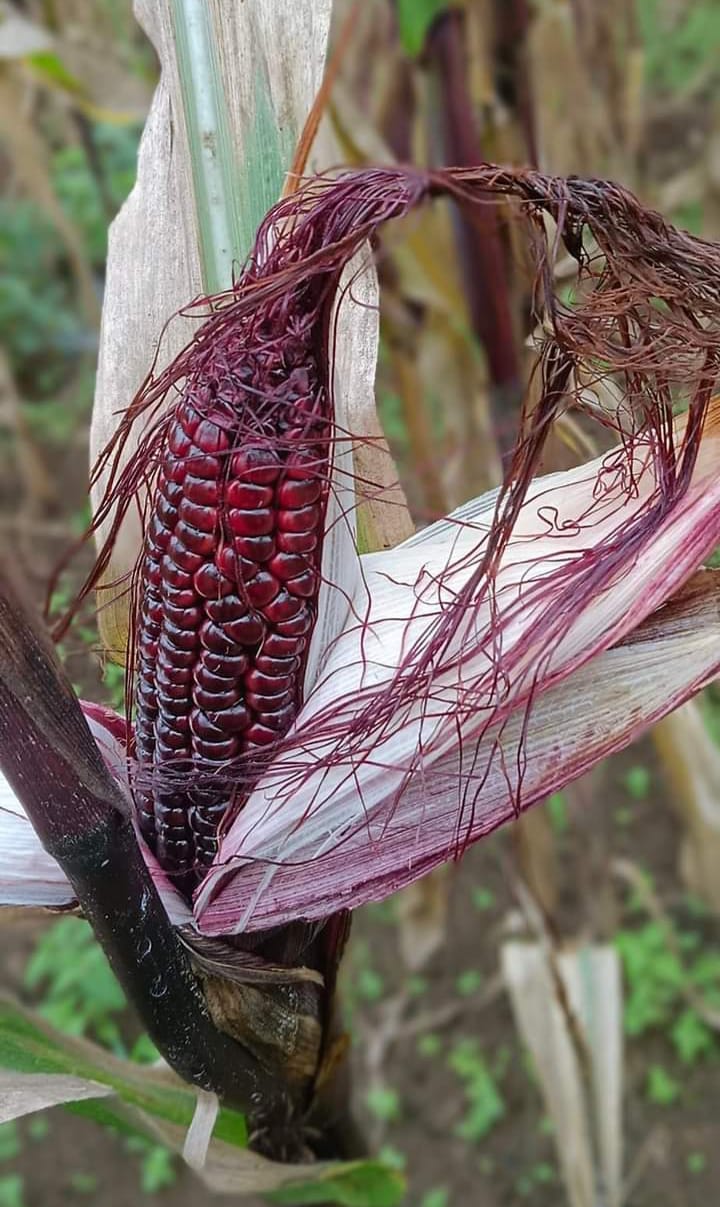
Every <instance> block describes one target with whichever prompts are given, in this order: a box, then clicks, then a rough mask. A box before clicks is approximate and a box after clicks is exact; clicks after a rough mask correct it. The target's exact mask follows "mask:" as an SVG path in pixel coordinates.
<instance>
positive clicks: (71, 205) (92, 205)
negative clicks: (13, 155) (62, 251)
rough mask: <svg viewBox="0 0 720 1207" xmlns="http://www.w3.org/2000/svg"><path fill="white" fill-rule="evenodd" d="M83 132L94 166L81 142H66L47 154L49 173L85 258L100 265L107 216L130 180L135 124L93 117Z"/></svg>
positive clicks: (131, 178)
mask: <svg viewBox="0 0 720 1207" xmlns="http://www.w3.org/2000/svg"><path fill="white" fill-rule="evenodd" d="M89 138H90V143H91V154H92V157H93V160H94V166H93V164H92V163H91V161H90V159H89V158H88V153H87V151H86V149H85V148H84V147H83V146H81V145H80V144H79V143H70V144H66V145H65V146H62V147H59V148H58V150H57V151H56V152H55V154H54V155H53V157H52V165H51V166H52V178H53V184H54V186H55V192H56V194H57V196H58V199H59V201H60V203H61V205H62V206H63V209H64V210H65V212H66V214H67V216H68V218H70V219H71V220H72V221H73V222H74V224H75V225H76V226H77V227H79V229H80V233H81V235H82V239H83V245H84V248H85V251H86V254H87V256H88V258H89V260H90V262H91V263H92V264H93V265H94V266H96V267H97V268H98V270H99V271H102V269H103V266H104V263H105V256H106V254H107V226H108V219H109V217H110V216H111V214H112V213H114V212H115V210H117V209H118V208H119V207H120V205H121V204H122V202H123V201H124V200H125V197H126V196H127V194H128V193H129V192H130V189H131V188H132V186H133V183H134V181H135V165H136V157H137V144H138V138H139V127H135V126H116V125H110V124H104V123H99V122H98V123H96V124H95V125H93V126H92V127H91V128H90V135H89Z"/></svg>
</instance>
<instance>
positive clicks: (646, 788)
mask: <svg viewBox="0 0 720 1207" xmlns="http://www.w3.org/2000/svg"><path fill="white" fill-rule="evenodd" d="M650 783H651V776H650V772H649V770H648V768H647V767H645V766H644V765H643V764H641V763H640V764H638V765H637V766H635V767H629V768H628V770H627V771H626V772H625V775H624V776H623V784H624V786H625V791H626V792H627V793H628V795H629V796H632V798H633V800H645V799H646V797H647V795H648V793H649V792H650Z"/></svg>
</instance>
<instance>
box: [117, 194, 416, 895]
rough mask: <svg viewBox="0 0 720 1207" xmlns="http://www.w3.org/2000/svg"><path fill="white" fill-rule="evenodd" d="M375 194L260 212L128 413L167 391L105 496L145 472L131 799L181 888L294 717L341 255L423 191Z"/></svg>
mask: <svg viewBox="0 0 720 1207" xmlns="http://www.w3.org/2000/svg"><path fill="white" fill-rule="evenodd" d="M383 181H384V177H383V176H382V173H380V174H379V175H376V174H374V173H372V172H371V173H368V174H367V176H366V177H362V178H361V177H355V176H353V175H352V174H351V175H349V176H348V178H347V182H346V184H345V185H343V187H340V188H336V187H335V186H334V185H333V184H332V182H331V181H329V180H328V181H325V182H322V181H321V182H320V183H319V184H318V187H317V191H315V190H313V189H312V188H311V189H310V190H309V191H308V193H307V195H304V194H302V195H301V194H299V195H298V197H297V198H294V197H291V198H288V199H286V200H285V201H284V202H281V203H280V204H279V205H278V206H277V207H276V208H275V210H274V211H271V213H270V214H269V215H268V217H267V219H266V221H265V223H264V224H263V226H262V227H261V229H260V232H259V234H258V239H257V244H256V258H255V259H253V260H251V261H250V266H249V268H248V270H247V272H246V273H245V275H244V276H243V278H242V279H241V281H240V282H239V284H238V286H237V288H236V291H235V294H234V296H233V297H231V298H229V299H228V298H227V297H225V298H224V299H223V300H224V302H225V305H224V306H221V307H219V308H218V309H216V310H215V312H214V313H213V315H212V317H211V318H210V319H209V320H208V321H207V322H206V324H205V325H204V326H203V327H202V328H201V330H200V332H199V333H198V336H197V337H196V340H195V341H194V343H193V344H191V345H190V346H189V347H188V348H187V349H186V350H185V352H183V353H181V355H180V356H179V357H178V358H177V360H176V361H175V362H173V364H172V365H171V366H170V367H169V368H168V369H167V370H166V371H165V373H164V374H163V376H162V377H161V378H160V379H159V381H158V382H157V383H152V385H151V388H149V389H148V390H147V391H145V392H143V391H141V394H140V395H139V396H138V399H136V408H135V414H137V413H142V410H143V408H144V407H145V406H149V405H152V403H153V402H154V401H156V400H158V399H159V398H161V397H163V396H166V394H167V391H168V390H169V389H171V388H173V387H174V388H177V387H178V386H179V385H180V384H181V383H182V385H181V395H180V398H179V401H178V402H177V403H176V404H175V405H174V407H173V408H172V410H171V411H170V413H169V416H168V417H167V418H166V419H165V420H162V421H160V422H159V423H158V424H157V425H156V427H155V428H154V429H151V430H150V431H149V434H148V436H147V438H146V440H145V442H144V445H143V447H141V448H140V450H139V451H138V454H137V455H136V457H135V458H134V459H131V460H130V462H129V463H128V466H127V468H126V470H125V473H124V476H123V478H122V479H121V481H120V484H119V486H117V487H116V488H115V493H114V494H112V493H111V494H110V495H109V496H108V498H109V501H110V502H112V501H114V500H115V499H120V500H121V507H124V508H127V506H128V500H130V499H131V498H132V497H133V492H135V491H137V489H138V487H139V486H141V485H142V483H143V482H145V481H146V480H147V464H148V462H149V461H151V462H152V464H153V465H157V466H158V472H157V480H156V485H155V488H154V496H153V501H152V507H151V510H150V514H149V516H148V520H147V529H146V538H145V548H144V553H143V557H142V561H141V564H140V566H139V571H138V575H137V579H136V582H135V587H136V590H137V595H136V598H137V600H138V605H139V606H138V609H137V613H136V625H135V645H136V657H135V672H136V688H135V754H136V759H137V765H138V775H137V780H136V790H135V799H136V804H137V810H138V818H139V824H140V827H141V830H142V833H143V835H144V837H145V839H146V840H147V842H148V843H149V845H150V846H151V847H152V848H153V850H154V851H155V852H156V854H157V857H158V859H159V861H160V863H161V864H162V865H163V867H164V868H165V869H166V870H167V871H168V872H169V873H170V874H171V875H172V876H173V877H175V878H176V879H177V882H178V883H179V884H180V886H181V887H182V888H183V890H185V891H190V890H191V889H192V887H193V884H194V883H195V882H196V880H197V879H198V878H200V877H201V876H202V873H203V869H204V868H206V867H207V866H208V865H209V864H210V863H211V862H212V860H213V858H214V856H215V854H216V852H217V846H218V831H219V827H220V825H221V823H222V822H223V819H224V818H226V816H227V813H228V809H229V808H230V807H232V808H233V810H234V809H235V807H238V806H240V805H241V804H242V801H243V799H244V798H245V797H246V795H247V793H248V792H249V791H250V790H251V788H252V786H253V784H254V783H255V782H256V780H257V778H258V776H259V774H260V773H261V771H262V768H263V766H264V765H265V764H266V762H267V759H268V758H269V757H272V748H273V744H274V743H276V742H277V741H279V740H280V739H281V738H282V737H283V735H284V734H285V733H286V732H287V731H288V729H289V727H290V726H291V725H292V722H293V720H294V718H295V717H296V715H297V712H298V708H299V706H300V704H301V702H302V689H303V678H304V671H305V663H306V659H307V650H308V643H309V640H310V634H311V632H312V628H313V624H314V621H315V617H316V611H317V598H318V590H319V586H320V558H321V553H322V535H323V532H324V521H325V509H326V504H327V496H328V491H329V477H330V475H329V464H330V457H331V446H332V440H333V436H334V432H333V413H332V396H331V389H330V386H329V378H330V359H331V358H330V353H329V346H330V344H331V342H332V339H331V311H332V304H333V301H334V298H335V295H336V290H337V286H338V282H339V279H340V274H341V272H342V270H343V267H344V265H345V264H346V263H347V261H348V259H349V258H350V256H352V254H353V252H354V251H355V250H356V249H357V248H359V247H360V246H361V245H362V243H363V241H364V239H366V238H367V237H368V236H369V235H370V234H371V233H372V232H373V230H374V229H375V228H376V226H377V225H379V223H380V222H381V221H383V220H385V219H387V218H390V217H394V216H397V215H399V214H402V213H404V212H405V211H406V210H407V209H408V208H410V207H411V205H412V204H413V203H414V202H415V201H416V200H417V199H418V198H419V197H420V196H421V195H422V194H423V193H424V191H425V190H426V188H427V180H426V179H425V178H423V177H419V176H418V177H417V178H416V177H415V176H414V175H402V174H398V176H397V179H396V180H394V181H393V186H392V188H391V190H390V194H389V195H388V196H383V193H382V189H380V190H378V184H382V183H383ZM257 249H262V251H261V252H258V250H257ZM132 421H133V418H132V417H131V419H130V422H132ZM128 427H129V425H128ZM126 430H127V429H126Z"/></svg>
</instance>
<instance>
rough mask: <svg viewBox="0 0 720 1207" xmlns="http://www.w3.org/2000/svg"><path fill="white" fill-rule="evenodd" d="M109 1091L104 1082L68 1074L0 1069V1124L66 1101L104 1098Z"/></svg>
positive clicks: (60, 1104)
mask: <svg viewBox="0 0 720 1207" xmlns="http://www.w3.org/2000/svg"><path fill="white" fill-rule="evenodd" d="M108 1094H112V1090H111V1089H110V1088H109V1087H108V1086H106V1085H100V1083H99V1082H97V1081H89V1080H88V1079H87V1078H85V1077H72V1076H70V1075H69V1074H67V1073H12V1072H8V1071H6V1070H5V1069H0V1123H8V1122H9V1121H10V1120H11V1119H21V1118H22V1116H23V1115H31V1114H32V1113H33V1112H34V1111H44V1110H47V1109H48V1107H51V1106H62V1105H63V1103H66V1102H82V1101H84V1100H85V1099H87V1098H105V1097H106V1096H107V1095H108Z"/></svg>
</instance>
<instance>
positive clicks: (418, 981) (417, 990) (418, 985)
mask: <svg viewBox="0 0 720 1207" xmlns="http://www.w3.org/2000/svg"><path fill="white" fill-rule="evenodd" d="M428 987H429V986H428V979H427V977H424V976H420V975H419V974H418V973H415V974H414V975H413V976H411V977H408V979H407V985H406V988H407V992H408V995H409V996H410V997H423V996H424V994H426V993H427V991H428Z"/></svg>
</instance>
